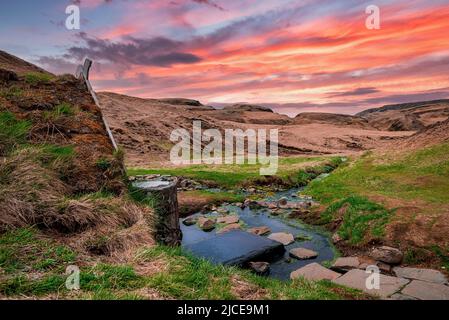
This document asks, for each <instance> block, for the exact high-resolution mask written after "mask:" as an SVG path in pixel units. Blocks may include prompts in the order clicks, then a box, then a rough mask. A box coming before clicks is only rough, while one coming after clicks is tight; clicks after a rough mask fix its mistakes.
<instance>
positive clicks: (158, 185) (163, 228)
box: [134, 179, 182, 246]
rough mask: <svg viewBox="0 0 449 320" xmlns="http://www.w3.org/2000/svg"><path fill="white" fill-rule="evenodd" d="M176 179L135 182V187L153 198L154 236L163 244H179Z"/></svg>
mask: <svg viewBox="0 0 449 320" xmlns="http://www.w3.org/2000/svg"><path fill="white" fill-rule="evenodd" d="M177 185H178V180H177V179H172V180H167V181H166V180H149V181H142V182H137V183H135V184H134V186H135V187H137V188H138V189H140V190H142V191H143V192H145V194H146V195H147V196H148V197H151V198H152V199H153V200H154V205H153V209H154V215H155V217H154V222H155V225H154V234H153V236H154V238H155V240H156V241H157V242H158V243H160V244H164V245H168V246H178V245H180V244H181V240H182V232H181V228H180V226H179V209H178V196H177V192H178V191H177Z"/></svg>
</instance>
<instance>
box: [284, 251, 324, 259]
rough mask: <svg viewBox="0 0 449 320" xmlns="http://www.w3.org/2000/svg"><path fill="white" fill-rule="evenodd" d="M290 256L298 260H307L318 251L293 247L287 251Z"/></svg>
mask: <svg viewBox="0 0 449 320" xmlns="http://www.w3.org/2000/svg"><path fill="white" fill-rule="evenodd" d="M289 254H290V256H291V257H293V258H296V259H298V260H307V259H313V258H316V257H318V253H317V252H315V251H313V250H309V249H306V248H294V249H291V250H290V252H289Z"/></svg>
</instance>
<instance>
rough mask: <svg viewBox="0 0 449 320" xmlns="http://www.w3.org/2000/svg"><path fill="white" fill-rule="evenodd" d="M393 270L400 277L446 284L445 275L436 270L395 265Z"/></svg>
mask: <svg viewBox="0 0 449 320" xmlns="http://www.w3.org/2000/svg"><path fill="white" fill-rule="evenodd" d="M393 271H394V273H395V274H396V276H398V277H401V278H406V279H412V280H422V281H427V282H434V283H439V284H447V279H446V277H445V276H444V274H443V273H441V272H440V271H438V270H432V269H418V268H403V267H396V268H394V269H393Z"/></svg>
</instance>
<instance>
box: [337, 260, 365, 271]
mask: <svg viewBox="0 0 449 320" xmlns="http://www.w3.org/2000/svg"><path fill="white" fill-rule="evenodd" d="M359 266H360V260H359V258H357V257H343V258H338V259H337V260H336V261H335V262H334V264H333V265H332V267H331V269H332V270H335V271H339V272H348V271H349V270H352V269H357V268H358V267H359Z"/></svg>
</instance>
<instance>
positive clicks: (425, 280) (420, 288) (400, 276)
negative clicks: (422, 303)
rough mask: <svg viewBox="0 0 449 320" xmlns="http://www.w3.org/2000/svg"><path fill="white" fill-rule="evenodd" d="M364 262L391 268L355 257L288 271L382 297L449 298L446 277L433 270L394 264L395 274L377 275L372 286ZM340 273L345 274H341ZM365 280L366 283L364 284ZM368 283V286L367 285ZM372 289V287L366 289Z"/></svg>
mask: <svg viewBox="0 0 449 320" xmlns="http://www.w3.org/2000/svg"><path fill="white" fill-rule="evenodd" d="M367 265H377V266H379V265H380V266H381V267H382V268H380V267H379V269H380V270H381V271H382V270H384V271H385V270H390V266H389V265H386V266H384V264H382V263H381V262H379V261H371V262H369V263H368V262H364V261H363V259H360V258H358V257H344V258H338V259H337V260H336V261H335V263H334V264H333V265H332V267H331V269H332V270H333V271H332V270H329V269H327V268H325V267H323V266H321V265H319V264H317V263H312V264H309V265H307V266H305V267H302V268H300V269H298V270H296V271H294V272H292V273H291V275H290V277H291V278H292V279H296V278H298V277H301V276H302V277H304V278H306V279H308V280H315V281H318V280H323V279H327V280H332V282H334V283H336V284H339V285H343V286H346V287H350V288H353V289H358V290H361V291H363V292H366V293H368V294H371V295H374V296H378V297H380V298H382V299H391V300H449V284H448V280H447V278H446V276H445V275H444V274H443V273H442V272H440V271H438V270H432V269H419V268H409V267H395V268H394V269H393V272H394V274H395V276H391V275H385V274H379V288H378V289H376V288H372V284H373V282H372V281H370V280H371V279H372V278H370V279H368V277H370V276H372V273H370V272H366V269H365V268H366V267H367ZM334 271H336V272H334ZM340 273H344V274H343V275H341V274H340ZM367 280H368V285H367ZM370 284H371V286H369V285H370ZM369 288H372V289H369Z"/></svg>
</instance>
